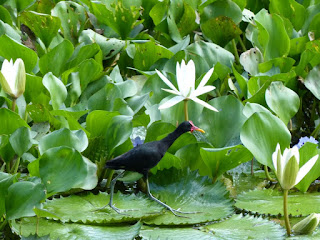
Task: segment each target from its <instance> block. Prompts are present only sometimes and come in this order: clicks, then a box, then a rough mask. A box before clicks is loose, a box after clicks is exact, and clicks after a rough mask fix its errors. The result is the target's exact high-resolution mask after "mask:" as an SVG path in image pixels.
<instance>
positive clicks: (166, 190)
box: [144, 168, 233, 225]
mask: <svg viewBox="0 0 320 240" xmlns="http://www.w3.org/2000/svg"><path fill="white" fill-rule="evenodd" d="M185 186H189V187H188V188H186V187H185ZM150 191H151V193H152V194H153V195H154V196H155V197H157V198H159V199H160V200H161V201H163V202H165V203H166V204H168V205H169V206H170V207H172V208H175V209H180V210H181V211H186V212H194V211H198V212H199V213H194V214H186V216H187V217H188V218H181V217H176V216H175V215H173V214H172V213H171V212H170V211H166V213H165V214H163V215H160V216H158V217H155V218H153V219H150V220H145V221H144V222H146V223H147V224H155V225H185V224H195V223H201V222H208V221H214V220H219V219H221V218H224V217H227V216H228V215H230V214H231V213H232V211H233V210H232V203H231V201H230V200H229V199H226V198H225V195H226V189H225V188H224V186H222V184H221V183H220V182H217V183H215V184H212V182H211V181H210V180H209V179H208V178H207V177H201V176H199V175H198V174H197V173H196V172H191V171H190V170H186V169H184V170H176V169H173V168H172V169H170V170H163V171H161V172H158V173H157V175H154V176H152V177H150Z"/></svg>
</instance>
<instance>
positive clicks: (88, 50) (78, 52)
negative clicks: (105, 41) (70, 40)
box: [65, 43, 100, 69]
mask: <svg viewBox="0 0 320 240" xmlns="http://www.w3.org/2000/svg"><path fill="white" fill-rule="evenodd" d="M99 50H100V47H99V45H98V44H97V43H92V44H88V45H80V46H78V47H77V48H76V49H75V51H74V52H73V55H72V57H71V58H70V59H69V60H68V63H67V67H66V68H65V69H69V68H73V67H75V66H77V65H78V64H80V63H81V62H83V61H84V60H86V59H90V58H94V56H95V55H96V54H98V52H99Z"/></svg>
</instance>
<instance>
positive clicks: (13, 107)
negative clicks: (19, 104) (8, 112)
mask: <svg viewBox="0 0 320 240" xmlns="http://www.w3.org/2000/svg"><path fill="white" fill-rule="evenodd" d="M16 101H17V99H16V98H12V106H11V107H12V108H11V109H12V111H13V112H15V111H16Z"/></svg>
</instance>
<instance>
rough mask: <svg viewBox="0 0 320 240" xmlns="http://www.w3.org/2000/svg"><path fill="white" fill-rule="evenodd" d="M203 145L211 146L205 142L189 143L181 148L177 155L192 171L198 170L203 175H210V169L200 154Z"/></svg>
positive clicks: (184, 165)
mask: <svg viewBox="0 0 320 240" xmlns="http://www.w3.org/2000/svg"><path fill="white" fill-rule="evenodd" d="M202 147H210V145H209V144H205V143H195V144H188V145H185V146H184V147H182V148H180V149H179V150H178V151H177V152H176V154H175V155H176V156H177V157H178V158H180V159H181V160H182V164H183V167H188V168H190V169H191V170H192V171H194V170H198V171H199V174H200V175H201V176H209V175H210V169H209V168H208V166H207V165H206V164H205V162H204V161H203V159H202V157H201V154H200V149H201V148H202Z"/></svg>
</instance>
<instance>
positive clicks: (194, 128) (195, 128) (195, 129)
mask: <svg viewBox="0 0 320 240" xmlns="http://www.w3.org/2000/svg"><path fill="white" fill-rule="evenodd" d="M193 131H198V132H202V133H205V131H204V130H203V129H201V128H198V127H196V126H192V128H191V132H193Z"/></svg>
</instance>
